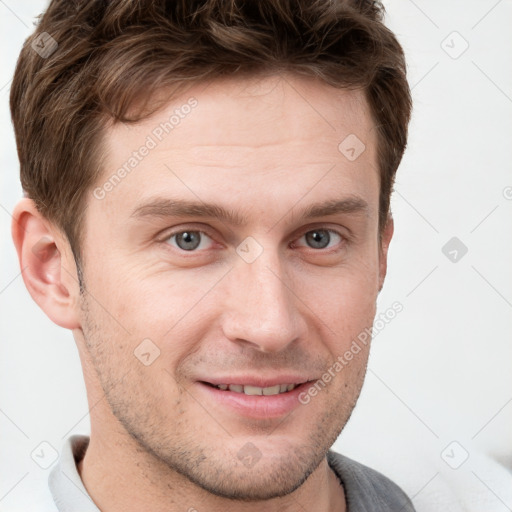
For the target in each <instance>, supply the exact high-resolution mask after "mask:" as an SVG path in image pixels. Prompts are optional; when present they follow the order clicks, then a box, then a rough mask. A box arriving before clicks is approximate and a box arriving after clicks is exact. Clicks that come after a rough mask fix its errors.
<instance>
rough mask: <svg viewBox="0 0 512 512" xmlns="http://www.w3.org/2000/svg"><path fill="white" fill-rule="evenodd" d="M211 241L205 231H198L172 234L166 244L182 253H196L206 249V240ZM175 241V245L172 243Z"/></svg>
mask: <svg viewBox="0 0 512 512" xmlns="http://www.w3.org/2000/svg"><path fill="white" fill-rule="evenodd" d="M206 239H208V240H211V238H210V237H209V236H208V235H207V234H206V233H204V232H203V231H197V230H195V231H194V230H192V229H190V230H185V231H179V232H176V233H172V234H171V235H169V236H168V237H167V238H166V239H165V242H166V243H169V244H170V245H173V246H174V247H177V248H178V249H181V250H182V251H188V252H191V251H195V250H196V249H205V248H206V247H205V245H208V244H205V240H206ZM172 241H174V243H172Z"/></svg>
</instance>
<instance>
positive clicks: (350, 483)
mask: <svg viewBox="0 0 512 512" xmlns="http://www.w3.org/2000/svg"><path fill="white" fill-rule="evenodd" d="M327 461H328V463H329V466H330V467H331V468H332V469H333V471H334V472H335V473H336V475H337V476H338V478H339V479H340V481H341V483H342V484H343V487H344V490H345V495H346V500H347V512H353V511H354V512H356V511H357V512H365V511H368V512H370V511H371V512H391V511H393V512H396V511H397V510H400V511H401V512H414V507H413V504H412V502H411V500H410V499H409V497H408V496H407V495H406V494H405V492H404V491H403V490H402V489H401V488H400V487H399V486H398V485H397V484H395V483H394V482H393V481H391V480H390V479H389V478H388V477H386V476H384V475H383V474H382V473H379V472H378V471H376V470H374V469H372V468H370V467H368V466H365V465H364V464H361V463H359V462H357V461H355V460H352V459H350V458H349V457H345V456H344V455H341V454H339V453H336V452H334V451H332V450H329V451H328V453H327Z"/></svg>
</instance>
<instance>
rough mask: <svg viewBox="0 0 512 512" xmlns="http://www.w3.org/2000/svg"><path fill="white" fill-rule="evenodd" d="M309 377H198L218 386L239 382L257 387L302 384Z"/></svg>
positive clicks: (292, 375)
mask: <svg viewBox="0 0 512 512" xmlns="http://www.w3.org/2000/svg"><path fill="white" fill-rule="evenodd" d="M309 380H310V379H308V378H305V377H303V376H301V375H296V374H295V375H294V374H282V375H275V376H273V377H261V376H255V375H245V376H244V375H237V376H235V375H231V376H226V377H214V378H210V377H209V378H207V379H200V381H201V382H207V383H208V384H213V385H214V386H218V385H219V384H239V385H241V386H245V385H248V386H256V387H259V388H269V387H272V386H276V385H277V384H303V383H304V382H309Z"/></svg>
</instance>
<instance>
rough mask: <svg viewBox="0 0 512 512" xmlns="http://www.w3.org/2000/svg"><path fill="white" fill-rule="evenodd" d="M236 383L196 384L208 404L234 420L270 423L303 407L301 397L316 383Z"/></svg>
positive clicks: (287, 379)
mask: <svg viewBox="0 0 512 512" xmlns="http://www.w3.org/2000/svg"><path fill="white" fill-rule="evenodd" d="M236 380H237V381H238V382H235V383H233V382H229V378H226V379H222V380H218V381H215V382H208V381H196V389H198V390H199V392H200V393H201V394H203V397H204V399H205V402H204V403H206V404H212V405H216V406H217V407H218V408H220V409H221V410H222V411H225V412H226V413H228V414H230V415H231V416H232V415H233V413H234V414H235V416H236V417H245V418H250V419H253V420H258V419H259V420H268V419H273V418H282V417H283V416H286V415H288V414H290V413H291V412H292V411H293V410H294V409H296V408H297V407H299V406H301V407H302V405H301V402H300V400H299V397H300V395H301V393H303V392H304V391H306V390H307V389H308V388H309V387H310V386H311V385H312V384H313V383H314V382H315V381H316V379H315V380H301V379H300V378H297V377H295V378H293V377H292V378H286V377H285V378H283V379H282V380H281V382H276V380H275V379H274V380H273V382H268V381H267V382H264V381H262V379H259V382H258V379H250V381H249V383H244V380H243V379H236ZM247 380H249V379H247ZM255 381H256V382H255ZM304 409H308V408H304ZM308 410H309V409H308Z"/></svg>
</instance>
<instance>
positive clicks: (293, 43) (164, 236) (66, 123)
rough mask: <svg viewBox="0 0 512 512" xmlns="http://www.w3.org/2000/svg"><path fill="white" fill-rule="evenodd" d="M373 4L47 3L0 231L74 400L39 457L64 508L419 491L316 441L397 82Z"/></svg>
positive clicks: (358, 353)
mask: <svg viewBox="0 0 512 512" xmlns="http://www.w3.org/2000/svg"><path fill="white" fill-rule="evenodd" d="M382 14H383V9H382V7H381V6H380V5H379V4H378V3H377V2H370V1H366V2H361V1H348V0H347V1H339V2H336V1H328V2H309V1H306V0H303V1H293V2H292V1H284V0H283V1H276V0H273V1H270V0H269V1H263V0H262V1H260V2H257V3H256V2H255V3H249V2H241V1H240V2H238V1H230V2H226V1H221V0H217V1H215V0H211V1H201V2H185V1H183V2H169V1H167V2H164V1H155V2H149V1H142V0H140V1H131V2H127V1H121V0H118V1H112V2H108V3H106V2H97V1H77V2H69V1H64V0H60V1H59V0H57V1H53V2H51V3H50V6H49V7H48V9H47V11H46V13H45V14H44V15H43V16H42V18H41V21H40V23H39V25H38V27H37V30H36V33H35V34H34V35H32V36H31V37H30V38H29V39H28V41H27V43H26V45H25V47H24V49H23V51H22V53H21V56H20V59H19V62H18V65H17V69H16V72H15V76H14V79H13V83H12V88H11V111H12V117H13V121H14V126H15V131H16V138H17V144H18V152H19V157H20V163H21V180H22V185H23V188H24V190H25V193H26V197H25V198H23V199H22V200H21V201H20V202H19V203H18V205H17V206H16V208H15V211H14V215H13V217H14V222H13V238H14V242H15V245H16V248H17V251H18V254H19V259H20V265H21V267H22V268H24V269H25V270H24V272H23V278H24V281H25V284H26V286H27V288H28V290H29V292H30V294H31V295H32V297H33V298H34V300H35V301H36V302H37V303H38V304H39V306H40V307H41V308H42V309H43V310H44V312H45V313H46V314H47V315H48V316H49V318H50V319H51V320H53V321H54V322H55V323H56V324H58V325H60V326H62V327H64V328H67V329H70V330H72V332H73V336H74V338H75V341H76V344H77V347H78V351H79V354H80V359H81V363H82V367H83V372H84V379H85V384H86V388H87V395H88V401H89V406H90V417H91V435H90V438H89V437H86V436H72V437H71V438H70V439H68V440H67V442H66V444H65V446H64V448H63V451H62V454H61V458H60V461H59V464H58V465H57V466H56V467H55V468H54V469H53V470H52V472H51V474H50V477H49V485H50V489H51V492H52V494H53V497H54V500H55V503H56V506H57V508H58V510H61V511H64V510H80V511H82V512H84V511H93V510H94V511H97V510H102V511H106V512H113V511H116V510H123V511H132V510H133V511H135V510H152V511H158V510H162V511H163V510H165V511H174V510H176V511H178V510H189V511H193V510H197V511H201V510H209V511H213V510H223V511H231V510H238V511H240V510H265V511H273V510H290V511H292V510H294V511H295V510H308V511H309V510H310V511H315V512H323V511H345V510H347V511H351V512H354V511H363V510H368V511H370V510H371V511H391V510H393V511H397V510H402V511H410V510H414V509H413V507H412V504H411V502H410V500H409V499H408V498H407V496H406V495H405V494H404V493H403V491H402V490H401V489H400V488H399V487H398V486H397V485H395V484H394V483H392V482H391V481H390V480H389V479H387V478H386V477H385V476H383V475H381V474H379V473H377V472H375V471H373V470H371V469H370V468H367V467H365V466H363V465H361V464H359V463H357V462H355V461H352V460H350V459H348V458H346V457H343V456H342V455H340V454H336V453H334V452H333V451H331V450H330V447H331V445H332V444H333V442H334V441H335V440H336V438H337V437H338V435H339V434H340V432H341V431H342V429H343V427H344V426H345V424H346V423H347V421H348V419H349V417H350V414H351V412H352V410H353V408H354V406H355V404H356V401H357V398H358V396H359V392H360V390H361V387H362V384H363V380H364V375H365V370H366V364H367V359H368V351H369V345H370V343H369V339H368V338H369V336H368V334H367V333H368V332H371V331H370V330H371V326H372V322H373V319H374V316H375V302H376V298H377V295H378V293H379V291H380V289H381V287H382V285H383V282H384V278H385V274H386V260H387V251H388V247H389V243H390V240H391V237H392V233H393V221H392V218H391V215H390V212H389V201H390V194H391V189H392V184H393V179H394V175H395V172H396V169H397V167H398V164H399V162H400V160H401V157H402V154H403V151H404V149H405V145H406V139H407V125H408V121H409V116H410V108H411V101H410V93H409V88H408V85H407V81H406V78H405V63H404V57H403V52H402V50H401V48H400V45H399V44H398V42H397V41H396V39H395V37H394V36H393V34H392V33H391V32H390V31H389V30H388V29H386V28H385V26H384V25H383V23H382ZM35 48H38V50H36V51H34V49H35ZM355 347H357V349H356V348H355ZM346 354H352V355H351V356H350V357H346Z"/></svg>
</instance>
